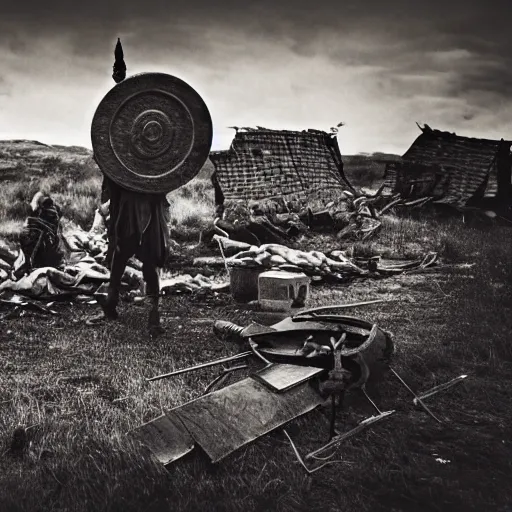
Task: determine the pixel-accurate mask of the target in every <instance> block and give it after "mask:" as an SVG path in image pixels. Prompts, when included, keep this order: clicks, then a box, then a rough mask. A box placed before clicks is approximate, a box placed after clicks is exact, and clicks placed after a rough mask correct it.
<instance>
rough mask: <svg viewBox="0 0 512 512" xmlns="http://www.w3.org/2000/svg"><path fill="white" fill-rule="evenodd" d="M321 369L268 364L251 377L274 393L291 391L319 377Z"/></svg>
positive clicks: (322, 370)
mask: <svg viewBox="0 0 512 512" xmlns="http://www.w3.org/2000/svg"><path fill="white" fill-rule="evenodd" d="M324 371H325V370H324V369H323V368H313V367H311V366H297V365H295V364H270V365H268V366H266V367H265V368H263V369H262V370H259V371H257V372H256V373H254V374H253V375H252V377H253V378H254V379H256V380H257V381H258V382H261V383H262V384H263V385H265V386H267V387H268V388H270V389H271V390H272V391H275V392H276V393H281V392H283V391H286V390H288V389H291V388H293V387H295V386H298V385H299V384H302V383H303V382H305V381H307V380H309V379H311V378H312V377H316V376H317V375H320V374H321V373H322V372H324Z"/></svg>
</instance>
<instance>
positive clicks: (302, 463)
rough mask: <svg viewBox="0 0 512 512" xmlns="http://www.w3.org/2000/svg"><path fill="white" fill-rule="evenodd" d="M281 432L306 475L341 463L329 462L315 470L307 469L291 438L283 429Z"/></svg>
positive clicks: (336, 461)
mask: <svg viewBox="0 0 512 512" xmlns="http://www.w3.org/2000/svg"><path fill="white" fill-rule="evenodd" d="M283 432H284V434H285V436H286V437H287V438H288V441H290V444H291V445H292V450H293V453H295V457H297V460H298V461H299V463H300V465H301V466H302V467H303V468H304V469H305V470H306V472H307V473H308V475H311V474H313V473H314V472H315V471H318V470H319V469H322V468H323V467H325V466H328V465H329V464H336V463H338V462H343V461H341V460H333V461H329V462H324V463H323V464H321V465H320V466H318V467H316V468H313V469H309V468H308V467H307V466H306V464H305V462H304V460H303V459H302V457H301V456H300V453H299V450H297V447H296V446H295V443H294V442H293V441H292V438H291V437H290V436H289V434H288V432H286V430H285V429H283ZM331 457H332V455H331Z"/></svg>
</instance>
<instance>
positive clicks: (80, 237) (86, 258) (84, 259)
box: [0, 212, 224, 301]
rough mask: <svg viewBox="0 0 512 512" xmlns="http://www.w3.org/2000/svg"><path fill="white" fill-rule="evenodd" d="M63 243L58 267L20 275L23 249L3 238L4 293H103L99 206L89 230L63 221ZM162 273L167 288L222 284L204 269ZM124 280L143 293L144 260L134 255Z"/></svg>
mask: <svg viewBox="0 0 512 512" xmlns="http://www.w3.org/2000/svg"><path fill="white" fill-rule="evenodd" d="M62 243H63V246H64V252H65V253H66V257H65V260H64V263H62V264H60V265H58V266H56V267H50V266H46V267H42V268H32V269H29V270H28V271H27V272H24V273H21V274H22V275H20V269H23V266H24V263H25V255H24V253H23V251H22V250H21V249H20V250H13V249H12V248H10V247H9V246H8V245H7V244H5V243H4V242H1V241H0V297H2V298H3V299H10V298H12V297H13V296H15V297H19V296H20V295H21V296H24V297H30V298H34V299H51V300H55V299H56V298H68V299H73V300H78V301H82V300H83V301H91V298H92V297H93V296H94V295H96V294H98V293H102V291H103V289H104V287H105V286H106V283H108V280H109V278H110V271H109V270H108V268H107V267H106V266H105V257H106V253H107V246H108V241H107V235H106V228H105V224H104V221H103V217H102V216H101V215H100V214H99V212H96V216H95V219H94V223H93V226H92V228H91V229H90V230H89V231H85V230H83V229H82V228H80V227H79V226H77V225H75V224H73V223H70V222H67V221H63V230H62ZM161 277H162V279H161V290H162V293H163V294H170V293H184V292H185V293H187V292H192V291H196V290H198V289H208V290H210V289H213V290H215V289H217V288H222V287H223V286H224V284H223V283H217V282H215V281H213V280H211V279H210V278H208V277H205V276H202V275H201V274H198V275H196V276H194V277H193V276H191V275H188V274H186V275H178V276H173V275H171V274H163V275H162V276H161ZM122 284H123V287H124V290H125V291H126V292H128V294H129V296H131V297H136V296H138V295H142V294H143V293H144V279H143V275H142V263H141V262H140V261H139V260H137V259H136V258H131V259H130V260H129V262H128V265H127V267H126V270H125V273H124V275H123V280H122Z"/></svg>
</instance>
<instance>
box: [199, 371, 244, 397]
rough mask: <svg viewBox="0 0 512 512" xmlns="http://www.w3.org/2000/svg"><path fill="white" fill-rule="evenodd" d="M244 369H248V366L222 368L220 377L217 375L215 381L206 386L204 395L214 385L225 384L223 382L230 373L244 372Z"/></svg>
mask: <svg viewBox="0 0 512 512" xmlns="http://www.w3.org/2000/svg"><path fill="white" fill-rule="evenodd" d="M245 368H248V366H247V365H246V364H244V365H241V366H234V367H233V368H224V370H223V371H222V373H221V374H220V375H218V376H217V377H215V379H213V380H212V381H211V382H210V384H208V386H206V388H205V389H204V394H205V395H206V393H208V391H210V389H212V388H213V386H215V384H221V383H222V384H223V383H224V382H225V380H226V379H227V378H228V376H229V374H230V373H232V372H236V371H237V370H244V369H245Z"/></svg>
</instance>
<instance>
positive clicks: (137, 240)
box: [89, 39, 170, 335]
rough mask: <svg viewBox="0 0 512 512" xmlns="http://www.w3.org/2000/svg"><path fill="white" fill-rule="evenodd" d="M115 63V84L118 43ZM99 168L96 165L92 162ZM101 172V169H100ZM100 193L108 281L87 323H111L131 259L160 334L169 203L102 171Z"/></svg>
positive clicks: (121, 73) (120, 73)
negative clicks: (97, 312) (137, 265)
mask: <svg viewBox="0 0 512 512" xmlns="http://www.w3.org/2000/svg"><path fill="white" fill-rule="evenodd" d="M114 56H115V63H114V73H113V75H112V77H113V79H114V80H115V82H116V83H120V82H122V81H123V80H124V79H125V78H126V64H125V62H124V55H123V48H122V46H121V41H120V40H119V39H118V40H117V44H116V48H115V51H114ZM95 161H96V163H97V164H98V167H100V166H99V163H98V161H97V160H96V158H95ZM100 169H101V167H100ZM101 171H102V173H103V185H102V190H101V204H102V205H103V206H106V205H107V204H108V212H109V219H108V222H107V235H108V250H107V254H106V266H107V267H108V268H109V270H110V281H109V286H108V292H107V296H106V298H101V297H99V298H98V303H99V304H100V306H101V308H102V310H103V312H102V313H101V314H100V315H98V316H96V317H94V318H92V319H90V320H89V323H96V322H98V321H101V320H115V319H116V318H117V317H118V312H117V305H118V303H119V292H120V289H121V279H122V277H123V274H124V272H125V269H126V265H127V263H128V260H129V259H130V258H131V257H132V256H135V257H136V258H138V259H139V260H140V261H141V262H142V274H143V278H144V282H145V285H146V299H147V301H148V303H149V314H148V327H149V330H150V333H151V334H152V335H157V334H160V333H161V332H162V331H163V329H162V327H161V325H160V312H159V297H160V279H159V268H162V267H163V266H164V264H165V261H166V259H167V255H168V250H169V238H170V237H169V227H168V225H169V206H170V205H169V203H168V201H167V197H166V194H165V193H163V194H146V193H142V192H133V191H130V190H128V189H125V188H123V187H122V186H120V185H118V184H117V183H115V182H114V181H112V180H111V179H110V178H109V177H108V176H107V174H106V173H105V169H101Z"/></svg>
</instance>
